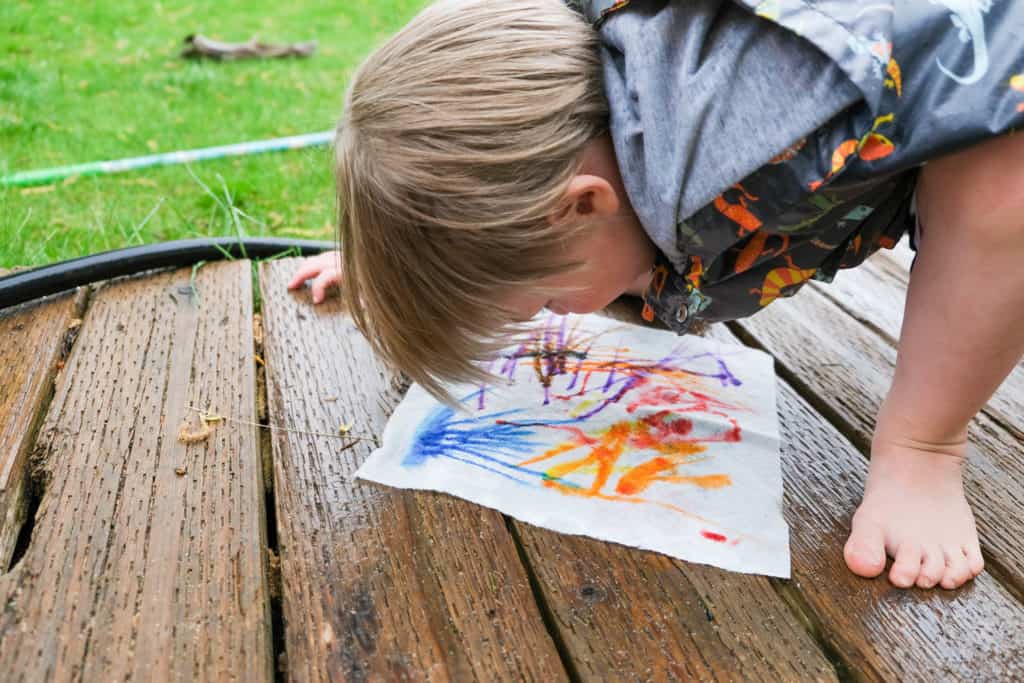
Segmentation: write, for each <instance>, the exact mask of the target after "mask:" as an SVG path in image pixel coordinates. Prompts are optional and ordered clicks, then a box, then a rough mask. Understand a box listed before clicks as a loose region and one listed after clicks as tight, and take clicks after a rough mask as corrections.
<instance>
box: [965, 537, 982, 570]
mask: <svg viewBox="0 0 1024 683" xmlns="http://www.w3.org/2000/svg"><path fill="white" fill-rule="evenodd" d="M964 555H965V556H966V557H967V567H968V568H969V569H970V570H971V578H974V577H975V576H977V575H978V574H980V573H981V570H982V569H984V568H985V560H984V558H982V556H981V547H980V546H979V545H978V544H977V543H974V544H973V545H971V546H970V547H968V548H964Z"/></svg>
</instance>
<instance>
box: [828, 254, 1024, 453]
mask: <svg viewBox="0 0 1024 683" xmlns="http://www.w3.org/2000/svg"><path fill="white" fill-rule="evenodd" d="M907 254H908V252H907V251H906V250H904V249H898V250H896V251H894V252H890V251H880V252H878V253H877V254H875V255H874V256H872V257H871V258H870V259H869V260H868V261H867V262H866V263H865V264H864V265H862V266H861V267H859V268H851V269H849V270H845V271H840V273H839V275H838V276H837V277H836V279H835V282H833V283H831V284H830V285H824V284H819V283H814V285H815V286H816V287H817V288H818V290H819V291H820V292H821V293H822V294H823V295H824V296H825V297H827V298H828V299H830V300H832V301H833V302H834V303H835V304H836V305H838V306H839V307H840V308H842V309H843V310H844V311H846V312H847V313H848V314H849V315H850V316H852V317H853V318H855V319H856V320H858V321H860V322H862V323H864V324H865V325H868V326H870V327H871V328H872V329H876V330H877V331H878V332H880V333H881V334H882V335H884V336H885V337H886V339H887V340H889V341H890V342H891V343H892V344H893V345H895V344H896V343H897V341H898V340H899V337H900V327H901V326H902V324H903V303H904V300H905V299H906V293H907V292H906V290H907V282H908V277H909V273H908V272H907V265H906V264H907V261H908V260H909V259H908V256H907ZM910 258H912V257H910ZM993 286H998V284H997V283H994V284H993ZM959 332H960V334H964V335H970V334H971V330H970V329H969V328H968V329H962V330H960V331H959ZM984 411H985V413H987V414H988V415H989V416H990V417H992V418H993V419H994V420H996V421H997V422H998V423H999V424H1000V425H1002V426H1003V427H1006V428H1007V429H1008V430H1009V431H1010V432H1012V433H1013V435H1014V436H1015V437H1016V438H1017V439H1020V440H1024V360H1021V362H1020V363H1018V364H1017V367H1016V368H1014V370H1013V371H1012V372H1011V373H1010V375H1009V376H1008V377H1007V378H1006V379H1005V380H1004V381H1003V383H1002V386H1000V387H999V389H998V390H997V391H996V393H995V394H994V395H993V396H992V398H991V399H990V400H989V402H988V404H987V405H986V406H985V408H984Z"/></svg>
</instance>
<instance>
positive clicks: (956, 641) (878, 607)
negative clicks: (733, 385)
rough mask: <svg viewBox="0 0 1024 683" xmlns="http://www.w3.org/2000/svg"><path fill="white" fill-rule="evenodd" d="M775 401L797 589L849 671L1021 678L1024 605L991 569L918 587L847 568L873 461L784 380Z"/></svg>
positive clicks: (888, 676)
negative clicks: (849, 540)
mask: <svg viewBox="0 0 1024 683" xmlns="http://www.w3.org/2000/svg"><path fill="white" fill-rule="evenodd" d="M779 398H780V402H779V409H780V417H781V425H782V438H783V446H782V463H783V478H784V480H785V492H786V493H785V495H786V497H785V509H786V517H787V520H788V521H789V524H790V531H791V534H790V536H791V551H792V553H793V581H792V586H793V588H794V589H795V590H796V591H798V592H799V594H800V596H802V599H803V600H805V601H806V602H807V604H808V605H809V606H810V608H811V609H812V610H813V612H814V614H815V623H816V624H817V626H818V628H819V629H820V632H821V634H822V637H823V638H825V639H826V640H827V641H828V642H829V643H831V644H832V646H833V647H834V648H835V651H836V652H837V653H838V654H839V656H840V657H842V659H843V660H844V661H845V662H847V664H848V667H849V669H850V670H852V671H853V672H856V674H857V677H858V678H862V679H867V680H879V681H929V682H930V681H940V680H1018V679H1020V678H1021V677H1022V676H1024V606H1021V604H1020V603H1019V602H1017V600H1016V599H1014V597H1013V596H1012V595H1010V594H1009V593H1008V592H1007V591H1006V589H1005V588H1003V586H1001V585H1000V584H999V583H998V582H997V581H996V580H995V579H993V578H992V577H991V576H990V575H989V574H982V575H980V576H979V577H978V578H976V579H975V580H974V581H973V582H972V583H970V584H968V585H967V586H966V587H964V588H961V589H959V590H957V591H942V590H932V591H921V590H917V589H914V590H902V589H898V588H893V587H892V586H891V585H889V583H888V582H887V580H886V579H885V578H884V577H879V578H877V579H872V580H868V579H861V578H859V577H857V576H854V575H853V574H852V573H851V572H850V571H849V570H848V569H847V568H846V564H845V561H844V560H843V545H844V544H845V542H846V537H847V535H848V533H849V519H850V517H851V516H852V514H853V511H854V510H855V508H856V506H857V504H858V503H859V501H860V494H861V491H862V489H863V482H864V480H865V478H866V476H867V463H866V461H865V460H864V458H863V457H861V456H860V454H859V453H857V451H856V449H855V448H853V447H852V445H851V444H850V443H849V442H848V441H847V440H846V439H844V438H843V437H842V436H841V435H840V434H839V433H838V432H837V431H836V430H835V429H834V428H832V427H831V426H830V425H828V424H827V423H825V422H824V421H823V420H822V419H821V416H820V415H819V414H818V413H817V412H816V411H814V410H813V409H812V408H811V407H810V406H809V405H808V404H807V403H806V402H805V401H803V400H802V399H801V398H800V397H799V396H798V395H797V394H796V392H795V391H793V390H792V389H791V388H790V387H788V386H786V385H785V384H781V383H780V396H779Z"/></svg>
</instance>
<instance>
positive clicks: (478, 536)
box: [0, 250, 1024, 681]
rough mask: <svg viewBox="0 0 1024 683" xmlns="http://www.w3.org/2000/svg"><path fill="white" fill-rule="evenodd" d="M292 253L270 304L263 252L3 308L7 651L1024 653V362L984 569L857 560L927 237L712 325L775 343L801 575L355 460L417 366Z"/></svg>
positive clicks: (743, 658) (558, 671)
mask: <svg viewBox="0 0 1024 683" xmlns="http://www.w3.org/2000/svg"><path fill="white" fill-rule="evenodd" d="M297 263H298V261H297V260H294V259H290V260H282V261H272V262H267V263H264V264H261V265H259V266H258V267H257V270H258V286H259V287H260V290H261V297H260V300H261V301H262V311H261V314H260V316H256V318H255V320H256V321H257V323H258V324H256V326H255V329H254V315H253V292H252V288H251V287H252V282H253V281H252V276H251V270H250V268H251V264H249V263H248V262H245V261H240V262H233V263H221V264H208V265H205V266H203V267H202V268H200V269H199V270H198V271H197V273H196V274H195V277H194V278H193V275H192V270H191V269H183V270H180V271H173V272H161V273H153V274H148V275H141V276H139V277H135V278H130V279H126V280H123V281H118V282H114V283H108V284H105V285H103V286H99V287H95V288H94V290H95V291H93V292H92V293H91V294H89V296H88V297H85V296H84V293H83V294H80V295H79V296H78V298H77V299H76V298H75V297H74V296H69V295H65V296H63V297H56V298H54V300H52V301H47V302H41V303H40V304H35V305H29V306H26V307H23V309H18V310H14V311H0V335H2V338H3V340H4V342H5V344H3V345H2V347H0V381H2V382H3V384H2V386H0V390H2V393H0V445H2V446H3V450H0V467H2V468H3V469H0V474H3V475H4V476H6V479H3V480H2V481H3V482H4V485H3V486H0V505H6V507H0V513H3V515H0V551H2V552H6V553H7V556H8V557H7V559H4V558H3V557H0V570H2V569H4V568H6V567H7V566H8V565H9V564H10V555H11V553H14V563H13V566H12V567H10V568H9V569H8V570H7V572H6V573H2V572H0V601H2V602H0V670H2V671H4V672H5V673H4V675H3V677H2V678H3V680H14V681H34V680H113V679H123V680H170V679H174V680H223V679H225V678H235V679H240V680H247V681H248V680H268V681H269V680H295V681H321V680H354V681H376V680H438V681H441V680H483V681H490V680H516V681H518V680H538V681H557V680H586V681H591V680H593V681H605V680H678V681H690V680H728V681H732V680H736V681H739V680H744V681H745V680H766V681H775V680H787V681H788V680H837V679H840V680H848V679H856V680H920V681H934V680H949V679H958V680H994V679H1000V680H1014V679H1020V678H1024V605H1022V603H1021V596H1022V595H1024V570H1022V569H1021V567H1024V541H1021V540H1020V539H1022V538H1024V528H1022V525H1024V514H1022V511H1024V488H1022V487H1024V462H1022V458H1024V449H1022V448H1021V444H1022V434H1024V424H1022V420H1024V410H1022V409H1024V380H1022V378H1021V373H1022V370H1021V369H1020V368H1018V370H1017V372H1016V373H1015V375H1014V376H1012V377H1011V378H1010V379H1009V380H1008V381H1007V382H1006V383H1005V384H1004V385H1003V387H1001V389H1000V391H999V393H998V394H997V396H996V397H994V398H993V400H992V401H991V402H990V403H989V405H988V406H987V407H986V410H985V412H984V413H983V414H982V415H981V416H979V418H978V419H977V420H976V421H975V424H974V425H973V426H972V443H971V449H972V453H971V464H970V465H969V467H968V469H967V485H968V497H969V499H970V500H971V503H972V505H973V507H974V510H975V513H976V516H977V519H978V527H979V531H980V533H981V536H982V543H983V549H984V552H985V555H986V562H987V563H988V566H989V567H990V568H991V571H987V572H986V573H985V574H983V575H982V576H980V577H979V578H978V579H977V580H975V581H974V582H972V583H970V584H968V585H967V586H966V587H964V588H961V589H959V590H956V591H944V590H933V591H922V590H916V589H915V590H909V591H904V590H898V589H894V588H892V587H891V586H890V585H889V584H888V583H887V581H886V580H885V578H884V577H883V578H878V579H874V580H864V579H860V578H858V577H856V576H853V575H852V574H851V573H850V572H849V571H848V570H847V569H846V567H845V564H844V562H843V556H842V547H843V544H844V542H845V540H846V536H847V534H848V531H849V523H850V517H851V515H852V513H853V511H854V509H855V508H856V505H857V503H858V502H859V500H860V494H861V489H862V486H863V482H864V478H865V476H866V472H867V452H868V444H869V442H870V434H871V429H872V426H873V420H874V413H875V411H876V409H877V406H878V403H879V402H880V400H881V397H882V396H883V395H884V393H885V391H886V390H887V388H888V382H889V379H890V376H891V373H892V368H893V364H894V362H895V344H896V339H897V338H898V332H899V324H900V322H901V320H902V305H903V288H904V287H905V286H906V281H907V268H908V266H909V255H908V253H907V252H906V251H905V250H900V251H897V252H895V253H888V252H886V253H882V254H879V255H876V256H875V257H873V258H872V259H871V260H870V261H869V263H868V264H866V265H865V266H864V267H862V268H860V269H857V270H855V271H850V272H849V273H846V272H844V273H841V274H840V276H839V278H838V279H837V282H835V283H833V284H832V285H829V286H822V285H818V284H817V283H815V284H813V285H812V286H811V287H807V288H805V290H804V291H803V292H801V294H799V295H798V296H796V297H794V298H793V299H790V300H785V301H779V302H776V303H775V304H773V305H772V306H771V307H769V308H768V309H766V310H765V311H763V312H762V313H759V314H758V315H757V316H754V317H752V318H750V319H748V320H746V321H742V322H741V323H738V324H736V325H732V326H731V327H730V328H729V329H726V328H725V327H722V326H716V327H714V328H712V330H711V332H710V335H711V336H714V337H716V338H719V339H722V340H726V341H731V342H734V343H745V344H749V345H753V346H756V347H759V348H763V349H765V350H767V351H768V352H769V353H771V354H772V355H774V356H775V358H776V359H777V369H778V371H779V373H780V378H779V381H778V387H779V416H780V423H781V437H782V466H783V477H784V485H785V499H784V508H785V509H784V512H785V515H786V518H787V521H788V522H789V525H790V539H791V552H792V562H793V578H792V579H791V580H788V581H783V580H775V579H766V578H764V577H757V576H747V575H742V574H736V573H730V572H725V571H721V570H718V569H714V568H710V567H706V566H702V565H695V564H690V563H685V562H681V561H676V560H672V559H670V558H666V557H664V556H662V555H658V554H655V553H649V552H644V551H639V550H635V549H630V548H626V547H623V546H619V545H615V544H608V543H602V542H599V541H595V540H592V539H587V538H582V537H574V536H567V535H561V534H556V533H553V532H550V531H547V530H544V529H540V528H537V527H532V526H530V525H527V524H523V523H520V522H516V521H514V520H511V519H508V518H506V517H504V516H502V515H501V514H499V513H497V512H495V511H492V510H489V509H485V508H481V507H479V506H475V505H472V504H469V503H466V502H464V501H461V500H458V499H455V498H452V497H450V496H446V495H440V494H434V493H429V492H411V491H400V490H395V489H389V488H386V487H382V486H378V485H375V484H369V483H365V482H360V481H354V480H353V478H352V474H353V473H354V471H355V470H356V469H357V467H358V465H359V464H360V463H361V462H362V461H363V459H365V458H366V457H367V456H368V454H369V453H370V452H371V451H372V450H373V449H374V448H375V447H376V445H378V444H379V440H380V434H381V431H382V429H383V426H384V424H385V423H386V421H387V418H388V416H389V415H390V413H391V411H392V409H393V408H394V406H395V405H396V404H397V402H398V401H399V400H400V399H401V396H402V395H403V392H404V390H405V384H404V383H403V382H402V380H401V378H400V377H397V376H395V375H394V374H393V373H391V372H390V371H389V370H388V369H387V368H386V367H384V366H383V365H382V364H381V363H380V361H379V360H377V359H376V358H374V356H373V354H372V353H371V351H370V350H369V347H368V345H367V344H366V342H365V341H364V340H363V339H362V337H361V336H360V335H359V333H358V332H357V331H356V330H355V329H354V327H353V325H352V324H351V322H350V321H349V320H348V318H347V316H346V315H345V314H344V312H343V311H342V310H341V309H340V307H339V305H338V303H337V301H329V302H328V303H326V304H323V305H320V306H315V307H314V306H312V305H311V303H310V301H309V295H308V293H307V292H306V291H300V292H287V291H285V287H284V285H285V282H286V281H287V280H288V279H289V278H290V276H291V273H293V272H294V270H295V267H296V264H297ZM628 310H629V311H630V313H629V315H633V314H634V313H635V312H634V311H633V307H632V306H631V307H629V309H628ZM78 317H81V319H82V322H81V325H80V326H78V325H77V324H76V323H75V319H76V318H78ZM69 329H75V330H77V337H76V336H75V335H74V334H71V335H69V334H68V330H69ZM730 330H731V331H730ZM734 333H735V334H734ZM736 335H738V337H737V336H736ZM69 349H70V354H68V353H67V352H68V350H69ZM61 366H63V369H62V370H59V368H60V367H61ZM199 411H204V412H205V414H206V415H207V416H208V417H209V416H211V415H214V416H216V417H221V418H224V419H222V420H211V421H210V422H209V423H204V422H203V421H202V420H201V419H200V412H199ZM185 421H188V427H187V429H186V432H190V433H191V436H189V434H187V433H186V434H185V435H184V436H185V439H184V440H185V441H188V442H189V443H183V442H182V441H180V440H179V438H178V437H179V427H180V426H181V423H182V422H185ZM346 428H347V429H346ZM206 429H209V434H206V435H205V436H204V432H205V430H206ZM29 465H31V466H29ZM12 492H17V494H16V495H15V494H14V493H12ZM5 496H6V497H5ZM11 501H13V502H11ZM36 503H38V509H35V504H36ZM4 515H6V516H4ZM23 518H26V519H23ZM19 536H20V540H18V539H19ZM15 546H18V547H17V549H15ZM2 552H0V555H2Z"/></svg>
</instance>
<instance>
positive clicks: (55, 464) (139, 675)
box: [0, 262, 272, 681]
mask: <svg viewBox="0 0 1024 683" xmlns="http://www.w3.org/2000/svg"><path fill="white" fill-rule="evenodd" d="M190 274H191V269H182V270H179V271H175V272H172V273H161V274H156V275H153V276H151V277H142V278H138V279H132V280H127V281H121V282H116V283H113V284H109V285H107V286H105V287H102V288H101V289H100V290H99V291H98V292H97V293H96V294H95V295H94V297H93V300H92V301H91V303H90V306H89V309H88V311H87V312H86V315H85V318H84V322H83V324H82V328H81V332H80V335H79V338H78V341H77V343H76V344H75V347H74V349H73V351H72V353H71V355H70V357H69V359H68V361H67V364H66V366H65V368H64V372H63V374H62V375H61V377H60V380H59V381H58V384H57V388H56V394H55V396H54V399H53V401H52V403H51V406H50V410H49V412H48V413H47V416H46V419H45V421H44V423H43V425H42V427H41V429H40V433H39V439H38V442H37V444H36V447H35V449H34V450H33V453H32V458H33V459H34V460H36V461H38V462H39V464H40V466H41V467H42V469H43V471H44V472H45V474H46V475H47V477H48V484H47V487H46V491H45V494H44V496H43V499H42V503H41V506H40V509H39V513H38V516H37V523H36V527H35V530H34V532H33V537H32V543H31V544H30V545H29V548H28V551H27V553H26V555H25V556H24V558H22V560H21V562H19V563H18V565H17V566H16V567H15V569H14V570H13V571H12V572H11V573H10V574H8V575H6V576H3V577H0V600H2V604H3V605H4V608H3V612H2V613H0V671H5V672H12V673H11V674H10V678H8V680H18V681H38V680H58V681H62V680H70V679H76V680H78V679H84V680H223V679H229V678H237V679H241V680H246V681H259V680H269V679H270V678H271V677H272V668H271V666H270V642H269V611H268V604H269V603H268V598H267V587H266V581H265V571H264V556H265V550H264V547H265V542H264V534H265V529H264V526H263V525H264V514H263V510H262V501H263V496H262V483H261V481H260V462H259V453H258V449H257V440H256V434H255V429H254V428H253V427H251V426H245V425H239V424H234V423H231V424H229V423H218V424H217V425H216V426H215V427H214V428H213V432H212V434H211V435H210V436H209V438H207V439H206V440H204V441H200V442H197V443H194V444H190V445H185V444H183V443H179V442H178V441H177V439H176V437H177V434H178V429H179V425H180V423H181V422H182V421H183V420H184V419H185V418H190V419H191V420H192V421H193V425H194V426H196V427H197V425H198V422H197V421H196V418H195V415H194V414H192V413H190V412H189V411H188V410H187V409H186V406H189V405H194V406H201V407H203V408H210V409H211V410H213V411H215V412H218V413H220V414H222V415H234V416H237V415H250V414H251V412H252V410H253V406H254V404H255V398H254V379H253V372H254V371H253V365H254V363H253V358H252V330H251V324H252V292H251V277H250V270H249V266H248V263H246V262H235V263H218V264H210V265H206V266H205V267H203V268H202V269H200V271H199V273H198V276H197V280H196V291H198V294H199V297H200V298H196V297H195V296H194V295H193V293H192V292H193V290H191V289H190V287H189V278H190ZM178 468H186V471H185V474H184V475H179V474H177V473H176V470H177V469H178ZM13 672H16V673H13Z"/></svg>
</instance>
